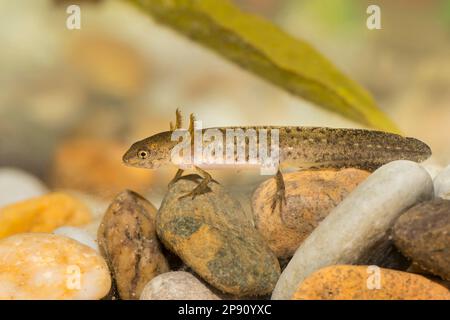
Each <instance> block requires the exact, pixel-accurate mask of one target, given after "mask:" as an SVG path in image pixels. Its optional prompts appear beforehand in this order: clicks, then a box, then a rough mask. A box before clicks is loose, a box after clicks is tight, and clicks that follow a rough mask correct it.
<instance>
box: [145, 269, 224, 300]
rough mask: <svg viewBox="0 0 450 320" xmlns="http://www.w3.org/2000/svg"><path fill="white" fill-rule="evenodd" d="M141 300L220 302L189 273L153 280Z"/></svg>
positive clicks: (159, 277) (166, 275) (163, 275)
mask: <svg viewBox="0 0 450 320" xmlns="http://www.w3.org/2000/svg"><path fill="white" fill-rule="evenodd" d="M140 299H141V300H220V298H219V297H218V296H217V295H215V294H214V293H213V292H212V291H211V290H210V289H209V288H208V287H207V286H206V285H205V284H203V283H202V282H201V281H200V280H199V279H197V278H196V277H195V276H193V275H192V274H191V273H189V272H184V271H173V272H167V273H163V274H161V275H159V276H157V277H155V278H153V279H152V280H151V281H150V282H149V283H148V284H147V285H146V286H145V288H144V290H142V294H141V298H140Z"/></svg>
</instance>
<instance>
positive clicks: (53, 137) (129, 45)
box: [0, 0, 450, 201]
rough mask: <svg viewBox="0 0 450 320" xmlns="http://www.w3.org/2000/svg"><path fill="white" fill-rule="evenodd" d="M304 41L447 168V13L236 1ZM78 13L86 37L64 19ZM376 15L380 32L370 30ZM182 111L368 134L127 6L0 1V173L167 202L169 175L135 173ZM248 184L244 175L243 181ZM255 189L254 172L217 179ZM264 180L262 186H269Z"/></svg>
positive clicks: (211, 119) (348, 0)
mask: <svg viewBox="0 0 450 320" xmlns="http://www.w3.org/2000/svg"><path fill="white" fill-rule="evenodd" d="M234 2H235V3H236V4H237V5H239V6H240V7H242V8H243V9H244V10H246V11H249V12H253V13H255V14H259V15H262V16H265V17H266V18H268V19H270V20H272V21H273V22H274V23H276V24H277V25H279V26H280V27H282V28H283V29H284V30H286V31H288V32H289V33H291V34H292V35H294V36H298V37H300V38H303V39H305V40H307V41H308V42H309V43H310V44H312V45H313V46H315V47H316V48H317V49H319V51H320V52H322V53H323V54H324V55H325V56H326V57H328V58H329V59H330V60H331V61H333V62H334V63H335V64H336V65H337V66H338V67H339V68H340V69H341V70H342V71H344V72H345V73H346V74H347V75H349V76H350V77H351V78H353V79H354V80H356V81H357V82H359V83H360V84H362V85H363V86H364V87H366V88H367V89H368V90H369V91H370V92H371V93H372V94H373V95H374V97H375V99H376V101H377V102H378V105H379V106H380V107H381V108H382V109H383V110H384V111H385V112H386V113H387V114H388V115H389V116H390V117H391V118H392V119H393V120H394V121H395V122H396V123H397V124H398V126H399V127H400V128H401V130H402V131H403V132H404V133H405V134H406V135H408V136H414V137H417V138H419V139H421V140H423V141H425V142H427V143H428V144H429V145H430V146H431V147H432V149H433V152H434V156H433V159H432V160H431V161H432V162H433V163H434V164H436V165H441V166H444V165H447V164H448V163H449V162H450V142H449V141H450V139H449V138H450V90H449V88H450V59H449V58H450V1H448V0H396V1H392V0H384V1H365V0H321V1H314V0H235V1H234ZM74 3H75V4H76V3H79V4H80V5H81V10H82V11H81V16H82V20H81V21H82V27H81V30H68V29H67V28H66V19H67V16H68V14H67V13H66V8H67V6H68V5H69V4H74ZM369 4H378V5H379V6H380V7H381V13H382V30H373V31H370V30H368V29H367V27H366V19H367V17H368V15H367V14H366V8H367V7H368V5H369ZM177 107H179V108H180V109H181V110H182V111H183V113H184V115H185V119H186V121H185V122H187V117H188V115H189V113H191V112H194V113H195V114H196V115H197V117H198V119H200V120H202V121H203V125H204V126H205V127H207V126H225V125H255V124H266V125H269V124H270V125H305V126H306V125H308V126H309V125H314V126H336V127H359V126H358V125H357V124H355V123H352V122H350V121H348V120H346V119H344V118H342V117H340V116H339V115H336V114H333V113H329V112H326V111H324V110H322V109H320V108H318V107H316V106H314V105H312V104H311V103H309V102H306V101H304V100H302V99H300V98H298V97H294V96H292V95H290V94H289V93H286V92H284V91H283V90H281V89H279V88H277V87H275V86H273V85H271V84H269V83H267V82H265V81H264V80H261V79H260V78H258V77H256V76H254V75H252V74H250V73H247V72H246V71H244V70H242V69H240V68H239V67H237V66H235V65H234V64H231V63H230V62H228V61H226V60H224V59H223V58H221V57H220V56H218V55H217V54H215V53H214V52H212V51H209V50H208V49H205V48H203V47H201V46H200V45H198V44H196V43H193V42H191V41H190V40H187V39H186V38H184V37H183V36H181V35H178V34H177V33H176V32H174V31H172V30H171V29H169V28H167V27H164V26H160V25H158V24H156V23H154V22H153V21H152V20H151V19H150V18H149V17H148V16H146V15H144V14H143V13H140V12H139V11H138V10H137V9H136V8H134V7H133V6H131V5H129V4H128V3H127V2H126V1H117V0H104V1H82V2H81V3H80V2H79V1H68V2H64V1H50V0H35V1H30V0H15V1H10V0H0V167H15V168H21V169H23V170H25V171H26V172H28V173H31V174H33V175H35V176H37V177H39V178H40V179H41V180H42V181H43V182H44V183H45V184H46V185H47V186H48V187H49V188H51V189H70V190H78V191H81V192H84V193H86V194H90V195H94V196H96V197H101V198H106V199H107V198H110V197H112V196H113V195H114V194H116V193H118V192H120V191H121V190H123V189H125V188H129V189H133V190H136V191H138V192H142V193H146V194H147V195H149V197H150V198H151V199H155V201H158V199H160V198H161V195H162V194H163V191H162V190H163V188H164V187H165V186H166V185H167V183H168V181H169V179H170V175H172V174H174V169H173V168H167V169H163V170H161V171H158V172H153V171H149V170H142V169H132V168H126V167H124V166H123V165H122V163H121V156H122V154H123V153H124V152H125V150H126V149H127V148H128V146H129V145H130V144H131V143H132V142H134V141H136V140H139V139H142V138H144V137H147V136H150V135H152V134H155V133H157V132H160V131H165V130H168V128H169V121H173V120H174V113H175V109H176V108H177ZM242 174H245V175H242ZM213 175H214V177H216V178H217V180H219V181H220V182H222V183H225V184H226V183H230V184H240V183H242V184H246V183H248V182H249V181H251V182H252V183H253V182H254V181H255V179H256V180H257V179H261V177H260V176H259V175H258V174H257V173H256V174H253V175H252V173H247V172H245V173H241V174H240V177H241V179H238V180H237V179H235V177H236V175H235V173H223V172H217V173H214V174H213ZM266 178H267V177H266Z"/></svg>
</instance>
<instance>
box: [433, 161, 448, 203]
mask: <svg viewBox="0 0 450 320" xmlns="http://www.w3.org/2000/svg"><path fill="white" fill-rule="evenodd" d="M434 195H435V196H436V197H439V198H442V199H447V200H450V165H449V166H447V167H446V168H445V169H444V170H442V171H441V172H440V173H439V174H438V175H437V176H436V178H435V179H434Z"/></svg>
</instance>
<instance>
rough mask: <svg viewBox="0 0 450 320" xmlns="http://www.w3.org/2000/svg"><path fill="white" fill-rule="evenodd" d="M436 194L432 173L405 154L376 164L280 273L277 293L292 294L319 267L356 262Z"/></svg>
mask: <svg viewBox="0 0 450 320" xmlns="http://www.w3.org/2000/svg"><path fill="white" fill-rule="evenodd" d="M432 195H433V182H432V180H431V177H430V175H429V174H428V173H427V172H426V171H425V169H423V168H422V167H421V166H420V165H419V164H417V163H415V162H411V161H406V160H401V161H394V162H391V163H389V164H386V165H384V166H382V167H381V168H379V169H378V170H376V171H375V172H374V173H373V174H372V175H370V176H369V177H368V178H367V179H366V180H365V181H364V182H363V183H361V184H360V185H359V186H358V187H356V189H355V190H353V192H352V193H350V194H349V195H348V196H347V197H346V198H345V199H344V200H343V201H342V202H341V203H340V204H339V205H338V206H337V207H336V208H334V209H333V210H332V211H331V212H330V214H329V215H328V216H327V217H326V218H325V219H324V220H323V221H322V222H321V223H320V224H319V226H318V227H317V228H316V229H315V230H314V231H313V232H312V233H311V235H310V236H309V237H308V238H307V239H306V240H305V241H304V242H303V243H302V244H301V245H300V247H299V248H298V249H297V251H296V252H295V254H294V256H293V258H292V259H291V261H290V262H289V264H288V265H287V267H286V269H285V270H284V271H283V273H282V274H281V277H280V279H279V281H278V283H277V285H276V287H275V290H274V292H273V294H272V299H289V298H290V297H292V294H293V293H294V291H295V289H296V288H297V287H298V286H299V285H300V284H301V283H302V282H303V280H304V279H305V278H306V277H308V276H309V275H310V274H312V273H313V272H314V271H316V270H318V269H320V268H323V267H326V266H330V265H336V264H353V263H356V262H357V261H358V260H359V259H360V258H361V257H363V256H364V255H366V254H367V251H368V250H369V249H370V248H372V247H374V245H375V244H377V243H378V242H379V241H380V240H382V239H383V238H384V237H385V236H386V233H387V232H388V230H389V229H390V228H391V227H392V226H393V224H394V222H395V220H396V219H397V218H398V216H399V215H400V214H401V213H402V212H404V211H405V210H406V209H408V208H410V207H411V206H413V205H414V204H416V203H418V202H421V201H424V200H428V199H430V198H431V197H432Z"/></svg>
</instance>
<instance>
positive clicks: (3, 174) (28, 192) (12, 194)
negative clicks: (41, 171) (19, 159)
mask: <svg viewBox="0 0 450 320" xmlns="http://www.w3.org/2000/svg"><path fill="white" fill-rule="evenodd" d="M46 193H48V190H47V188H46V187H45V186H44V184H43V183H42V182H41V181H40V180H39V179H38V178H36V177H34V176H33V175H31V174H29V173H27V172H25V171H22V170H19V169H15V168H6V167H5V168H1V169H0V207H4V206H6V205H8V204H11V203H15V202H19V201H22V200H27V199H29V198H34V197H39V196H42V195H44V194H46Z"/></svg>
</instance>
